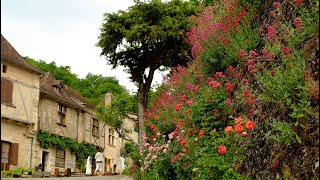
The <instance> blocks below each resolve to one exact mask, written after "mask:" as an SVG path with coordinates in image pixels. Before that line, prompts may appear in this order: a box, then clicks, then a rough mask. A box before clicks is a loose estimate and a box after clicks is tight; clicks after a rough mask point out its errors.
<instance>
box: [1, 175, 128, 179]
mask: <svg viewBox="0 0 320 180" xmlns="http://www.w3.org/2000/svg"><path fill="white" fill-rule="evenodd" d="M28 179H34V180H45V179H47V180H62V179H63V180H133V178H132V177H130V176H122V175H117V176H79V177H48V178H1V180H28Z"/></svg>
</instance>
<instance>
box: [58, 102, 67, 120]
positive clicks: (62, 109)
mask: <svg viewBox="0 0 320 180" xmlns="http://www.w3.org/2000/svg"><path fill="white" fill-rule="evenodd" d="M66 109H67V108H66V107H65V106H62V105H61V104H59V105H58V117H57V123H58V124H62V125H66Z"/></svg>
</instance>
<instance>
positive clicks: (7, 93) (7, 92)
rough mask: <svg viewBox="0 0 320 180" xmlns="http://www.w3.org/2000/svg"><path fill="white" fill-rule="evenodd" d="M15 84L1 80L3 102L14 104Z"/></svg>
mask: <svg viewBox="0 0 320 180" xmlns="http://www.w3.org/2000/svg"><path fill="white" fill-rule="evenodd" d="M12 91H13V83H12V82H11V81H9V80H7V79H4V78H1V102H4V103H8V104H12Z"/></svg>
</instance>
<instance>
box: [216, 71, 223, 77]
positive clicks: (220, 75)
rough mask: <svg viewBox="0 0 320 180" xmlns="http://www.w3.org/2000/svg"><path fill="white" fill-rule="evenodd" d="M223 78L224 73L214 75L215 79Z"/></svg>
mask: <svg viewBox="0 0 320 180" xmlns="http://www.w3.org/2000/svg"><path fill="white" fill-rule="evenodd" d="M222 76H223V74H222V72H216V74H215V75H214V77H215V78H219V77H222Z"/></svg>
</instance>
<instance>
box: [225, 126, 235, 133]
mask: <svg viewBox="0 0 320 180" xmlns="http://www.w3.org/2000/svg"><path fill="white" fill-rule="evenodd" d="M232 129H233V127H232V126H227V127H226V128H225V129H224V131H226V132H230V131H231V130H232Z"/></svg>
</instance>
